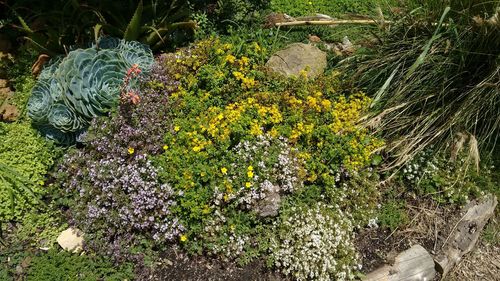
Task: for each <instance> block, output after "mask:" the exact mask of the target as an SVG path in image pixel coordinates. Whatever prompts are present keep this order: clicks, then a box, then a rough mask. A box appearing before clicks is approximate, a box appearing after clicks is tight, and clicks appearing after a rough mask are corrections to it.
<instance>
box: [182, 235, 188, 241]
mask: <svg viewBox="0 0 500 281" xmlns="http://www.w3.org/2000/svg"><path fill="white" fill-rule="evenodd" d="M187 240H188V237H187V235H186V234H182V235H181V242H186V241H187Z"/></svg>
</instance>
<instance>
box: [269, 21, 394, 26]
mask: <svg viewBox="0 0 500 281" xmlns="http://www.w3.org/2000/svg"><path fill="white" fill-rule="evenodd" d="M390 23H392V22H391V21H381V22H377V21H375V20H315V21H314V20H311V21H287V22H276V23H274V25H275V26H297V25H342V24H343V25H346V24H376V25H379V24H390Z"/></svg>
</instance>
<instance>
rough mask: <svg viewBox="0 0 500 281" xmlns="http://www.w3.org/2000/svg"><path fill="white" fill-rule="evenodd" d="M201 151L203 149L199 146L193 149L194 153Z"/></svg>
mask: <svg viewBox="0 0 500 281" xmlns="http://www.w3.org/2000/svg"><path fill="white" fill-rule="evenodd" d="M200 150H201V147H200V146H199V145H197V146H195V147H193V151H194V152H198V151H200Z"/></svg>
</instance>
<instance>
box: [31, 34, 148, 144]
mask: <svg viewBox="0 0 500 281" xmlns="http://www.w3.org/2000/svg"><path fill="white" fill-rule="evenodd" d="M153 63H154V59H153V54H152V52H151V50H150V49H149V47H148V46H147V45H144V44H141V43H139V42H133V41H129V42H126V41H124V40H119V39H116V38H101V39H99V40H98V43H97V46H95V45H92V46H91V47H90V48H87V49H75V50H73V51H71V52H69V54H68V55H67V56H66V57H64V58H55V59H52V60H51V62H50V63H49V64H48V65H47V66H46V67H45V68H44V69H43V70H42V72H41V73H40V76H39V79H38V82H37V84H36V85H35V87H33V90H32V95H31V97H30V100H29V102H28V115H29V117H30V118H31V119H32V120H33V123H34V124H35V125H36V126H37V127H38V128H39V129H40V131H41V132H42V133H43V134H44V135H45V136H47V138H50V139H53V140H55V141H57V142H59V143H61V144H71V143H74V142H75V141H77V140H78V138H79V137H80V136H81V135H82V133H84V132H85V130H86V129H87V127H88V126H89V124H90V121H92V118H95V117H98V116H102V115H105V114H106V113H107V112H108V111H109V110H110V109H112V107H113V106H115V105H116V104H117V103H118V99H119V96H120V92H121V88H122V83H123V81H124V78H125V76H126V74H127V70H128V69H129V68H130V67H132V65H135V64H137V65H138V66H139V68H140V69H141V70H142V73H145V74H147V73H148V72H149V71H150V69H151V68H152V66H153ZM137 84H138V83H132V85H133V87H137Z"/></svg>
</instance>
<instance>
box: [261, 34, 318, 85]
mask: <svg viewBox="0 0 500 281" xmlns="http://www.w3.org/2000/svg"><path fill="white" fill-rule="evenodd" d="M266 67H268V68H269V69H270V70H271V71H272V72H275V73H279V74H283V75H285V76H296V77H299V76H300V75H301V73H302V72H303V71H306V73H307V77H308V78H311V79H314V78H316V77H318V76H319V75H320V74H322V73H323V72H324V71H325V68H326V53H325V52H323V51H321V50H320V49H318V47H316V46H313V45H308V44H303V43H294V44H290V45H288V47H286V48H285V49H283V50H281V51H278V52H276V54H274V55H273V56H272V57H271V58H270V59H269V60H268V61H267V63H266Z"/></svg>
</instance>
